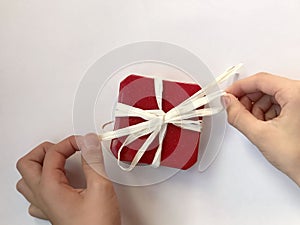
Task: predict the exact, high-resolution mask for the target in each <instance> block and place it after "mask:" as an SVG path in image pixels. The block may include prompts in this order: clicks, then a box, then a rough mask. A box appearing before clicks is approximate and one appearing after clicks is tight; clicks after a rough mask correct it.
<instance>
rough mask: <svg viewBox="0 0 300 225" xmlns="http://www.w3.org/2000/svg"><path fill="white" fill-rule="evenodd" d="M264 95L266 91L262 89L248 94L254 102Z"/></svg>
mask: <svg viewBox="0 0 300 225" xmlns="http://www.w3.org/2000/svg"><path fill="white" fill-rule="evenodd" d="M263 95H264V93H262V92H261V91H258V92H254V93H249V94H247V95H246V96H247V97H248V98H249V99H250V101H252V102H256V101H257V100H258V99H260V98H261V97H262V96H263Z"/></svg>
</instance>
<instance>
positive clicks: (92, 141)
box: [83, 133, 100, 149]
mask: <svg viewBox="0 0 300 225" xmlns="http://www.w3.org/2000/svg"><path fill="white" fill-rule="evenodd" d="M83 145H84V147H85V148H87V149H89V148H99V147H100V139H99V137H98V136H97V135H96V134H93V133H90V134H87V135H85V136H84V137H83Z"/></svg>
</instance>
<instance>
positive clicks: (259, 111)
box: [252, 95, 273, 121]
mask: <svg viewBox="0 0 300 225" xmlns="http://www.w3.org/2000/svg"><path fill="white" fill-rule="evenodd" d="M272 105H273V102H272V97H271V96H270V95H264V96H262V97H261V98H260V99H259V100H258V101H257V102H255V103H254V104H253V107H252V114H253V115H254V116H255V117H256V118H257V119H259V120H263V121H264V120H265V113H266V112H267V111H268V110H269V109H270V107H271V106H272Z"/></svg>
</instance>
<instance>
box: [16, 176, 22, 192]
mask: <svg viewBox="0 0 300 225" xmlns="http://www.w3.org/2000/svg"><path fill="white" fill-rule="evenodd" d="M22 182H23V181H22V179H21V180H19V181H18V182H17V184H16V189H17V191H18V192H21V191H22Z"/></svg>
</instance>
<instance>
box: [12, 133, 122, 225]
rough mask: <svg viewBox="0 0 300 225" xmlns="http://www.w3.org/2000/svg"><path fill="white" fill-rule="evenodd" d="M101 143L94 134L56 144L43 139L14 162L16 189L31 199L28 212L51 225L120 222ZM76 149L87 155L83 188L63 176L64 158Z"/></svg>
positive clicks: (84, 163) (91, 224) (72, 137)
mask: <svg viewBox="0 0 300 225" xmlns="http://www.w3.org/2000/svg"><path fill="white" fill-rule="evenodd" d="M76 139H77V141H78V143H79V144H78V145H77V143H76ZM79 145H80V146H79ZM100 146H101V145H100V142H99V139H98V137H97V136H96V135H94V134H89V135H87V136H85V137H82V136H77V137H75V136H70V137H68V138H66V139H65V140H63V141H61V142H60V143H58V144H53V143H49V142H44V143H42V144H41V145H39V146H37V147H36V148H35V149H33V150H32V151H31V152H29V153H28V154H27V155H25V156H24V157H22V158H21V159H20V160H19V161H18V162H17V168H18V170H19V172H20V174H21V175H22V178H21V180H19V182H18V183H17V190H18V191H19V192H20V193H21V194H22V195H23V196H24V197H25V198H26V199H27V200H28V201H29V202H30V207H29V213H30V214H31V215H32V216H34V217H38V218H42V219H47V220H49V221H50V222H51V223H52V224H54V225H77V224H78V225H83V224H88V225H93V224H95V225H100V224H110V225H111V224H116V225H119V224H121V222H120V213H119V205H118V201H117V197H116V194H115V191H114V188H113V185H112V183H111V182H110V181H109V180H108V179H107V178H105V171H104V164H103V157H102V151H101V147H100ZM79 149H81V151H82V154H86V156H87V157H84V158H82V168H83V171H84V174H85V177H86V181H87V182H86V183H87V187H86V189H74V188H73V187H71V186H70V183H69V181H68V179H67V177H66V175H65V169H64V167H65V162H66V159H67V158H69V157H70V156H71V155H72V154H74V153H75V152H76V151H78V150H79ZM89 156H92V160H93V162H89V163H91V164H90V165H88V163H87V162H86V161H85V159H89ZM90 158H91V157H90ZM92 167H93V168H92ZM96 171H97V172H96Z"/></svg>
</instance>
